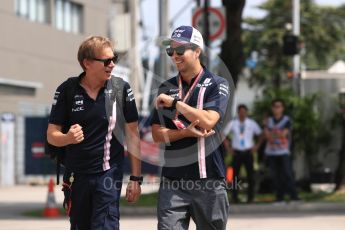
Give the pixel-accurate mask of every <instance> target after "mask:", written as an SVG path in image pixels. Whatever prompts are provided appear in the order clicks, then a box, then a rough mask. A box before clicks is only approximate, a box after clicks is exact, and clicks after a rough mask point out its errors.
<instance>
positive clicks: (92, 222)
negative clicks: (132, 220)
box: [64, 167, 123, 230]
mask: <svg viewBox="0 0 345 230" xmlns="http://www.w3.org/2000/svg"><path fill="white" fill-rule="evenodd" d="M70 175H71V172H68V171H67V170H66V172H65V174H64V182H65V183H66V182H67V183H69V182H68V181H69V177H70ZM122 177H123V173H122V168H118V167H114V168H112V169H109V170H107V171H105V172H102V173H98V174H74V182H73V183H72V187H71V201H72V202H71V204H72V205H71V211H70V223H71V228H70V229H71V230H98V229H99V230H101V229H102V230H108V229H109V230H110V229H111V230H114V229H119V218H120V215H119V214H120V213H119V199H120V194H121V187H122ZM65 199H66V193H65Z"/></svg>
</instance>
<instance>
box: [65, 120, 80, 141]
mask: <svg viewBox="0 0 345 230" xmlns="http://www.w3.org/2000/svg"><path fill="white" fill-rule="evenodd" d="M66 135H67V137H68V140H69V141H70V142H71V144H79V143H80V142H82V141H83V140H84V133H83V129H82V127H81V126H80V125H79V124H75V125H72V126H71V127H70V128H69V130H68V133H67V134H66Z"/></svg>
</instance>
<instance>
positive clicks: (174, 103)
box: [171, 97, 181, 109]
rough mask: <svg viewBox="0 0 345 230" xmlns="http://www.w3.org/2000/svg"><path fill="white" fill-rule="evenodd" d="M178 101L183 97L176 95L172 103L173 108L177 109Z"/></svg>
mask: <svg viewBox="0 0 345 230" xmlns="http://www.w3.org/2000/svg"><path fill="white" fill-rule="evenodd" d="M178 101H181V99H180V98H178V97H175V98H174V100H173V102H172V103H171V108H172V109H176V103H177V102H178Z"/></svg>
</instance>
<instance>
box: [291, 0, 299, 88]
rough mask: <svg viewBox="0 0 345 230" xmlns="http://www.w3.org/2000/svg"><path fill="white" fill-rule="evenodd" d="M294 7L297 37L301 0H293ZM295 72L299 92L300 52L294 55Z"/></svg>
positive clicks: (294, 26) (293, 17)
mask: <svg viewBox="0 0 345 230" xmlns="http://www.w3.org/2000/svg"><path fill="white" fill-rule="evenodd" d="M292 1H293V7H292V30H293V34H294V35H296V36H297V37H299V36H300V34H301V31H300V0H292ZM293 73H294V81H295V82H296V88H297V90H298V93H299V92H300V78H301V76H300V75H301V56H300V54H296V55H294V57H293Z"/></svg>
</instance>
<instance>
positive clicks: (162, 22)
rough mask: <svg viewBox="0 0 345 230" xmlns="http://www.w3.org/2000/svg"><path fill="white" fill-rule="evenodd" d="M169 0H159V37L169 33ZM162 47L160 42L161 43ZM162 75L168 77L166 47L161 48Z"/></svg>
mask: <svg viewBox="0 0 345 230" xmlns="http://www.w3.org/2000/svg"><path fill="white" fill-rule="evenodd" d="M168 12H169V1H168V0H159V37H160V38H162V37H167V36H168V33H169V13H168ZM159 47H160V44H159ZM159 54H160V55H159V60H160V73H159V75H160V77H161V78H162V79H168V78H169V76H168V58H167V55H166V53H165V49H159Z"/></svg>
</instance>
